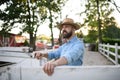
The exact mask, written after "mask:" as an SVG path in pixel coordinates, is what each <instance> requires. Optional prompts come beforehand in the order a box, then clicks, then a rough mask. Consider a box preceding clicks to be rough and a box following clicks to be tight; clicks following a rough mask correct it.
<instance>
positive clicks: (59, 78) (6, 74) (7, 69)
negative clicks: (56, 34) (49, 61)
mask: <svg viewBox="0 0 120 80" xmlns="http://www.w3.org/2000/svg"><path fill="white" fill-rule="evenodd" d="M6 49H7V48H5V49H2V48H1V50H3V51H4V50H6ZM9 49H10V48H9ZM13 50H17V48H16V49H14V48H13ZM17 51H18V50H17ZM1 52H2V51H1ZM12 53H13V52H12ZM2 54H7V55H8V53H7V52H4V53H3V52H2V53H1V55H0V61H5V62H6V61H8V62H14V61H15V62H16V64H13V65H10V66H4V67H0V80H120V66H119V65H111V66H110V65H109V66H105V65H104V66H59V67H56V68H55V71H54V74H53V75H52V76H47V75H46V74H45V73H44V72H43V66H40V65H41V64H39V63H40V61H39V60H36V59H33V58H23V57H24V56H26V55H23V53H20V54H22V55H21V56H23V57H22V58H21V57H20V54H19V55H18V53H16V55H17V56H19V57H13V56H12V54H11V53H9V55H10V56H5V55H2ZM14 55H15V53H14ZM16 55H15V56H16ZM17 60H18V61H17Z"/></svg>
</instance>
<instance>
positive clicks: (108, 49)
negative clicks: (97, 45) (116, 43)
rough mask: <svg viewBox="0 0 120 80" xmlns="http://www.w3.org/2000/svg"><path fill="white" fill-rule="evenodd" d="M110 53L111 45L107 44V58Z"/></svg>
mask: <svg viewBox="0 0 120 80" xmlns="http://www.w3.org/2000/svg"><path fill="white" fill-rule="evenodd" d="M109 51H110V47H109V43H107V57H109V54H110V53H109Z"/></svg>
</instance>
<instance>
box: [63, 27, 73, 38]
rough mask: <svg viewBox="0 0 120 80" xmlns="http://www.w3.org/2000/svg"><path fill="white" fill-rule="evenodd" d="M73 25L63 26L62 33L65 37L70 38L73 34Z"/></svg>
mask: <svg viewBox="0 0 120 80" xmlns="http://www.w3.org/2000/svg"><path fill="white" fill-rule="evenodd" d="M73 30H74V28H73V26H71V25H63V26H62V35H63V38H67V39H68V38H70V37H71V36H72V34H73Z"/></svg>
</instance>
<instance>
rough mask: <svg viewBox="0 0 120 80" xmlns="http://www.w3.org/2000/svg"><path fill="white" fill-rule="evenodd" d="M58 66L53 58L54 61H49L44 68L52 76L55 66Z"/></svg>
mask: <svg viewBox="0 0 120 80" xmlns="http://www.w3.org/2000/svg"><path fill="white" fill-rule="evenodd" d="M56 66H57V63H55V61H54V60H52V61H49V62H47V63H46V64H45V65H44V67H43V70H44V72H45V73H46V74H47V75H48V76H51V75H52V74H53V73H54V68H55V67H56Z"/></svg>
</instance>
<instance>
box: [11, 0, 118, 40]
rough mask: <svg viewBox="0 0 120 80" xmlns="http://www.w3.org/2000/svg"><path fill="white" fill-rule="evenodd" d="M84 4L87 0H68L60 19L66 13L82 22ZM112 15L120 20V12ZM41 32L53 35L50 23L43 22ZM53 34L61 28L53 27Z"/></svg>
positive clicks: (76, 20)
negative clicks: (81, 13)
mask: <svg viewBox="0 0 120 80" xmlns="http://www.w3.org/2000/svg"><path fill="white" fill-rule="evenodd" d="M115 1H116V4H117V5H118V6H120V1H119V0H115ZM84 4H85V0H68V1H67V3H65V6H64V7H63V8H62V16H61V18H60V20H63V19H64V18H65V17H66V15H68V17H69V18H72V19H74V20H75V22H80V23H82V22H83V18H84V16H79V15H78V13H80V12H82V11H84V8H85V7H84ZM112 7H114V6H112ZM112 15H113V16H114V17H115V18H116V20H117V22H120V13H118V12H117V11H114V12H113V14H112ZM19 31H20V30H19V29H13V30H12V31H11V32H12V33H16V34H17V33H18V32H19ZM82 31H83V32H84V34H87V30H86V29H84V28H83V29H82ZM40 34H45V35H47V36H50V35H51V31H50V29H49V27H48V24H43V25H41V26H40V27H39V28H38V32H37V35H40ZM53 34H54V37H55V38H58V36H59V30H58V29H56V28H53ZM23 36H27V37H28V34H23Z"/></svg>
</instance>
